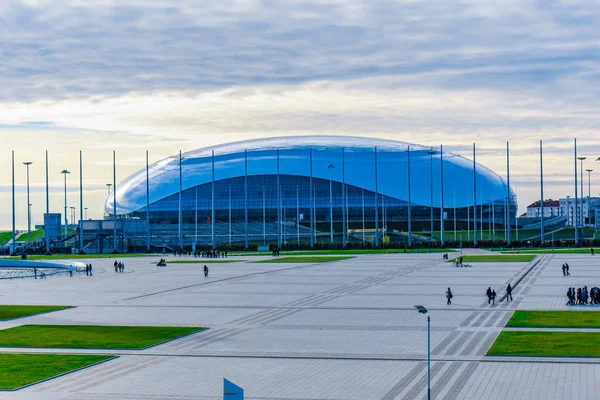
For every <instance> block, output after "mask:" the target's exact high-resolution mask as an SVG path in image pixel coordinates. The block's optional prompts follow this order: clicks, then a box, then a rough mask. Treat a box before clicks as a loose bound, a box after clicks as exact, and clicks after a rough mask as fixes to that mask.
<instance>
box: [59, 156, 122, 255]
mask: <svg viewBox="0 0 600 400" xmlns="http://www.w3.org/2000/svg"><path fill="white" fill-rule="evenodd" d="M66 176H67V175H65V179H66ZM65 204H66V203H65ZM65 237H66V233H65ZM116 252H117V152H116V151H115V150H113V253H116Z"/></svg>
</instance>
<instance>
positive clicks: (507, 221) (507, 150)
mask: <svg viewBox="0 0 600 400" xmlns="http://www.w3.org/2000/svg"><path fill="white" fill-rule="evenodd" d="M510 197H511V196H510V148H509V143H508V142H506V242H507V244H510V242H511V240H510V203H511V202H510Z"/></svg>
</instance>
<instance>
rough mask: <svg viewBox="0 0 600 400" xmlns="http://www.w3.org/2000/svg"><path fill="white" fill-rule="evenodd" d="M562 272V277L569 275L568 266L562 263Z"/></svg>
mask: <svg viewBox="0 0 600 400" xmlns="http://www.w3.org/2000/svg"><path fill="white" fill-rule="evenodd" d="M562 272H563V276H567V275H571V273H570V272H569V264H567V263H564V264H563V265H562Z"/></svg>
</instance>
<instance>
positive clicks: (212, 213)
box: [210, 150, 217, 249]
mask: <svg viewBox="0 0 600 400" xmlns="http://www.w3.org/2000/svg"><path fill="white" fill-rule="evenodd" d="M210 208H211V211H210V228H211V242H212V243H211V246H212V248H213V249H216V248H217V244H216V243H215V242H216V232H215V151H214V150H213V151H212V184H211V207H210Z"/></svg>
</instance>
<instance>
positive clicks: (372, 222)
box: [105, 136, 516, 246]
mask: <svg viewBox="0 0 600 400" xmlns="http://www.w3.org/2000/svg"><path fill="white" fill-rule="evenodd" d="M409 149H410V151H409ZM409 163H410V202H409V185H408V180H409V173H408V171H409ZM442 164H443V165H442ZM147 175H148V180H147V179H146V176H147ZM475 175H476V187H477V192H476V193H477V198H476V203H477V207H476V208H474V207H473V204H474V196H473V193H474V190H473V176H474V175H473V162H472V161H471V160H468V159H466V158H463V157H461V156H458V155H455V154H452V153H448V152H444V153H443V154H441V153H440V149H431V148H428V147H423V146H419V145H413V144H407V143H402V142H397V141H390V140H376V139H371V138H356V137H332V136H326V137H322V136H314V137H286V138H272V139H261V140H251V141H244V142H236V143H231V144H226V145H220V146H214V147H208V148H203V149H199V150H195V151H191V152H188V153H184V154H182V156H181V159H180V156H179V155H176V156H173V157H169V158H167V159H164V160H161V161H159V162H157V163H155V164H153V165H151V166H150V167H149V169H148V171H146V169H143V170H141V171H139V172H137V173H135V174H134V175H132V176H130V177H129V178H127V179H126V180H125V181H123V182H122V183H119V184H118V185H117V189H116V190H117V192H116V195H117V202H116V210H117V215H118V217H119V218H123V219H130V220H136V221H147V219H148V216H149V219H150V225H149V228H150V232H151V235H150V237H151V239H150V240H151V242H152V244H153V245H163V244H169V245H171V246H178V245H184V246H185V245H190V244H192V243H198V244H213V245H217V244H221V243H242V244H244V243H257V244H266V243H267V242H269V243H274V242H275V243H279V244H284V243H289V242H290V241H292V242H298V243H300V242H302V243H309V242H310V243H316V242H320V241H321V242H322V241H327V242H329V241H331V240H332V237H333V240H334V241H336V242H346V241H348V242H353V241H369V242H375V243H377V244H379V243H381V241H382V240H386V238H389V237H390V236H392V237H393V236H395V238H393V239H392V241H406V240H407V238H406V232H407V231H408V229H409V228H412V232H414V233H417V232H419V233H420V232H423V231H429V230H430V226H431V213H432V212H433V217H434V218H433V219H434V223H435V228H434V229H436V230H439V229H440V219H441V218H442V217H443V218H444V220H445V224H446V228H447V229H448V225H447V224H452V223H453V221H456V223H457V224H458V225H459V229H468V228H469V227H471V226H470V225H468V222H469V221H471V222H470V223H471V224H472V220H473V213H474V212H476V213H477V219H479V220H480V221H479V223H481V219H483V223H485V224H486V226H487V224H490V223H494V224H497V226H498V227H501V226H502V225H503V224H504V223H505V221H506V220H507V218H514V214H515V212H516V205H515V202H514V195H513V193H512V192H509V191H508V189H507V186H506V183H505V181H504V180H503V179H502V178H500V177H499V176H498V175H497V174H495V173H494V172H492V171H491V170H489V169H487V168H486V167H484V166H482V165H479V164H477V165H476V168H475ZM442 176H443V179H442ZM147 190H148V191H149V197H148V198H147V196H146V192H147ZM442 191H443V196H444V200H443V201H444V203H443V204H444V214H443V216H442V214H441V204H442V203H441V202H442ZM148 200H149V201H148ZM147 203H149V213H148V212H147V210H148V208H147ZM409 204H410V215H409ZM105 211H106V212H107V213H108V214H109V215H112V214H113V194H110V196H109V197H108V199H107V201H106V204H105ZM409 220H410V223H411V224H410V225H411V226H410V227H409V224H408V222H409ZM471 229H472V227H471ZM331 231H333V235H331ZM425 236H426V235H425ZM387 240H389V239H387Z"/></svg>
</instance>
